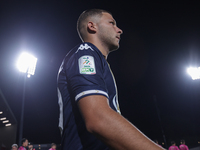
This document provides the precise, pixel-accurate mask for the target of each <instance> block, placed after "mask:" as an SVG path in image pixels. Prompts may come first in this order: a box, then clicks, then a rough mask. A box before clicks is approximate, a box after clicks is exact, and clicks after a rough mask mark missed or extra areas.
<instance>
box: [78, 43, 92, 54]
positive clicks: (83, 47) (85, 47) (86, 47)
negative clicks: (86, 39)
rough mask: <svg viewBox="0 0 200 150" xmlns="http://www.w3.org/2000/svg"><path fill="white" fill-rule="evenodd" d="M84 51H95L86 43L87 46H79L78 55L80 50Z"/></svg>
mask: <svg viewBox="0 0 200 150" xmlns="http://www.w3.org/2000/svg"><path fill="white" fill-rule="evenodd" d="M84 49H86V50H87V49H90V50H92V51H94V50H93V49H92V47H91V46H89V45H88V44H86V43H85V45H84V44H81V45H80V46H79V48H78V49H77V51H76V53H78V51H79V50H84Z"/></svg>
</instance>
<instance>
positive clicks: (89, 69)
mask: <svg viewBox="0 0 200 150" xmlns="http://www.w3.org/2000/svg"><path fill="white" fill-rule="evenodd" d="M78 64H79V72H80V74H96V69H95V64H94V57H92V56H87V55H85V56H82V57H80V58H79V59H78Z"/></svg>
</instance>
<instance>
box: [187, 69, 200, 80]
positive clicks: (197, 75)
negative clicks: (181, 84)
mask: <svg viewBox="0 0 200 150" xmlns="http://www.w3.org/2000/svg"><path fill="white" fill-rule="evenodd" d="M187 72H188V74H189V75H190V76H191V77H192V79H193V80H196V79H200V67H198V68H194V67H190V68H188V69H187Z"/></svg>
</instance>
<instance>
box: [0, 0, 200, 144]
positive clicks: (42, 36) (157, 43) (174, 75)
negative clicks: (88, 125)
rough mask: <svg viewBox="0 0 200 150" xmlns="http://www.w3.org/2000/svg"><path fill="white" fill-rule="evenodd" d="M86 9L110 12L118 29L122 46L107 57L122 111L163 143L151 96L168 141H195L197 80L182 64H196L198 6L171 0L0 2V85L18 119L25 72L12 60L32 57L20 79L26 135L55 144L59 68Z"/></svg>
mask: <svg viewBox="0 0 200 150" xmlns="http://www.w3.org/2000/svg"><path fill="white" fill-rule="evenodd" d="M89 8H102V9H106V10H109V11H111V12H112V13H113V16H114V18H115V19H116V21H117V24H118V27H119V28H121V29H122V30H123V32H124V33H123V35H122V39H121V42H120V49H119V50H118V51H115V52H113V53H111V54H110V55H109V57H108V62H109V63H110V65H111V69H112V71H113V73H114V75H115V78H116V81H117V85H118V93H119V103H120V106H121V111H122V115H123V116H124V117H126V118H127V119H128V120H129V121H130V122H132V123H133V124H134V125H136V126H137V127H138V128H139V129H140V130H141V131H142V132H143V133H145V134H146V135H147V136H148V137H150V138H151V139H158V140H159V142H162V141H163V137H162V132H161V127H160V124H159V119H158V114H157V112H156V107H155V103H154V99H153V97H154V96H155V95H156V97H157V106H158V109H159V112H160V118H161V124H162V126H163V130H164V133H165V136H166V139H167V142H168V145H169V141H170V140H172V139H173V140H176V142H177V143H178V142H179V140H180V139H181V138H185V139H186V142H187V141H188V142H187V143H188V145H189V144H190V145H191V146H192V145H195V144H197V141H198V140H200V129H199V128H198V127H199V126H200V121H199V119H198V118H200V109H199V108H200V101H199V99H200V98H199V96H200V92H199V88H200V81H193V80H191V78H190V77H189V75H187V73H186V68H187V67H189V66H199V65H200V58H199V57H200V50H199V49H200V44H199V40H200V21H199V17H200V9H199V3H192V2H181V3H178V2H175V1H173V2H156V1H149V2H146V1H140V2H136V1H135V2H132V1H121V2H120V1H118V2H117V1H104V0H101V1H99V2H98V1H80V0H79V1H70V2H64V1H62V2H61V1H59V2H58V1H54V2H52V1H51V2H49V1H34V2H33V1H32V2H31V1H4V2H2V1H1V2H0V68H1V73H0V88H1V90H2V91H3V93H4V95H5V97H6V99H7V101H8V103H9V105H10V107H11V109H12V110H13V112H14V114H15V116H16V118H17V120H18V122H19V119H20V113H21V103H22V87H23V74H22V73H19V72H18V70H17V69H16V66H15V64H16V60H17V57H18V56H19V54H20V52H21V51H23V50H27V51H28V52H30V53H32V54H34V55H35V56H36V57H37V58H38V63H37V67H36V73H35V75H34V76H32V77H31V78H29V79H28V80H27V84H26V100H25V116H24V121H25V123H24V137H27V138H28V139H29V141H31V142H33V143H51V142H55V143H57V144H59V142H60V135H59V129H58V115H59V110H58V109H59V108H58V104H57V90H56V77H57V72H58V68H59V66H60V63H61V61H62V59H63V57H64V56H65V54H66V53H67V52H68V51H69V50H70V49H71V48H73V47H74V46H75V45H77V44H78V43H80V42H81V41H80V39H79V37H78V34H77V32H76V21H77V19H78V17H79V15H80V13H82V11H84V10H86V9H89ZM190 145H189V146H190Z"/></svg>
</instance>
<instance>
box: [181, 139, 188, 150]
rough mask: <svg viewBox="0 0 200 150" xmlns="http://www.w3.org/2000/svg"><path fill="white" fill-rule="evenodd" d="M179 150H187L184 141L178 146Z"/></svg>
mask: <svg viewBox="0 0 200 150" xmlns="http://www.w3.org/2000/svg"><path fill="white" fill-rule="evenodd" d="M179 149H180V150H189V148H188V146H187V145H185V140H181V145H179Z"/></svg>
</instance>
